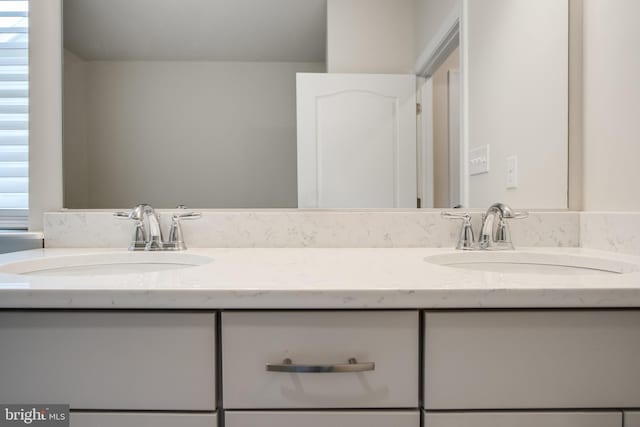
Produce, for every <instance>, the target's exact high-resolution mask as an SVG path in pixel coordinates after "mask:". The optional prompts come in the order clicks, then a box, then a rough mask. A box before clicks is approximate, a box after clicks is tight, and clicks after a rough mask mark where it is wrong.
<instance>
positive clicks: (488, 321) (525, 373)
mask: <svg viewBox="0 0 640 427" xmlns="http://www.w3.org/2000/svg"><path fill="white" fill-rule="evenodd" d="M424 325H425V326H424V329H425V330H424V333H425V335H424V372H425V374H424V377H425V381H424V403H425V408H426V409H427V410H477V409H481V410H492V409H503V410H504V409H518V410H522V409H540V410H545V409H563V408H584V409H589V408H637V407H640V368H639V366H640V365H639V360H640V311H638V310H598V311H595V310H531V311H489V310H487V311H428V312H427V313H426V315H425V322H424Z"/></svg>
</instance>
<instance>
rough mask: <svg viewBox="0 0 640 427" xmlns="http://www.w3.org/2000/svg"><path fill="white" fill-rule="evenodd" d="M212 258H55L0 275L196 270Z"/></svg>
mask: <svg viewBox="0 0 640 427" xmlns="http://www.w3.org/2000/svg"><path fill="white" fill-rule="evenodd" d="M211 261H213V259H212V258H209V257H206V256H201V255H193V254H185V253H179V252H126V253H125V252H123V253H108V254H90V255H73V256H57V257H50V258H40V259H34V260H28V261H19V262H14V263H9V264H5V265H3V266H0V273H10V274H20V275H28V276H104V275H115V274H139V273H152V272H158V271H165V270H175V269H181V268H189V267H197V266H200V265H204V264H208V263H210V262H211Z"/></svg>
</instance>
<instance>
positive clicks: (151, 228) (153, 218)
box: [142, 205, 164, 251]
mask: <svg viewBox="0 0 640 427" xmlns="http://www.w3.org/2000/svg"><path fill="white" fill-rule="evenodd" d="M142 223H143V224H144V230H145V234H146V247H145V250H147V251H159V250H162V248H163V242H164V239H163V238H162V228H161V227H160V220H159V219H158V215H157V214H156V211H155V210H154V209H153V208H152V207H151V206H150V205H143V206H142Z"/></svg>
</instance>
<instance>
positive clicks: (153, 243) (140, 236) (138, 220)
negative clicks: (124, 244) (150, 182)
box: [114, 203, 201, 251]
mask: <svg viewBox="0 0 640 427" xmlns="http://www.w3.org/2000/svg"><path fill="white" fill-rule="evenodd" d="M178 209H185V208H184V206H179V207H178ZM114 215H115V216H116V217H118V218H122V219H129V220H132V221H134V226H133V234H132V236H131V243H130V244H129V250H130V251H181V250H185V249H187V245H186V244H185V243H184V238H183V237H182V227H181V226H180V221H181V220H191V219H198V218H200V217H201V214H199V213H194V212H188V213H180V214H173V215H172V216H171V226H170V228H169V240H167V241H165V240H164V238H163V235H162V227H161V226H160V219H159V218H158V214H157V213H156V211H155V209H153V207H151V205H149V204H146V203H143V204H139V205H137V206H136V207H134V208H133V209H132V210H131V211H130V212H116V213H115V214H114Z"/></svg>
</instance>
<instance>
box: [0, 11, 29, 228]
mask: <svg viewBox="0 0 640 427" xmlns="http://www.w3.org/2000/svg"><path fill="white" fill-rule="evenodd" d="M28 37H29V1H28V0H0V229H26V228H27V219H28V209H29V51H28V48H29V40H28Z"/></svg>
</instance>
